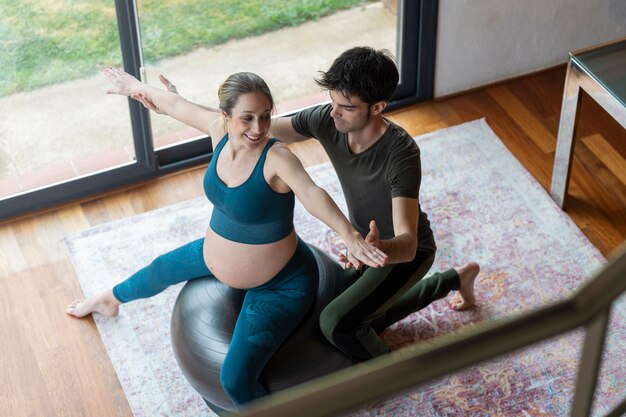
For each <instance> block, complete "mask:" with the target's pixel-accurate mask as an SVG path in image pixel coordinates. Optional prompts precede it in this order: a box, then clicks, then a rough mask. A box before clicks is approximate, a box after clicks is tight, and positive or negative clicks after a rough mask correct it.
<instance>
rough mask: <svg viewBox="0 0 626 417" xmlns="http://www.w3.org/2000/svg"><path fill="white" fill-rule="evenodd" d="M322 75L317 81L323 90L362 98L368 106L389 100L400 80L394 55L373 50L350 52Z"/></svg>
mask: <svg viewBox="0 0 626 417" xmlns="http://www.w3.org/2000/svg"><path fill="white" fill-rule="evenodd" d="M320 74H321V76H320V77H319V78H316V79H315V82H316V83H317V85H319V86H320V87H322V88H323V89H325V90H330V91H339V92H341V94H343V95H344V96H346V97H358V98H359V99H361V101H363V102H365V103H367V104H374V103H376V102H379V101H389V100H390V99H391V96H392V95H393V92H394V91H395V90H396V86H397V85H398V80H399V79H400V76H399V74H398V68H396V64H395V62H394V59H393V56H392V55H391V53H390V52H389V51H387V50H385V49H382V50H379V51H378V50H376V49H373V48H370V47H355V48H351V49H348V50H347V51H345V52H344V53H342V54H341V55H339V57H337V59H335V61H334V62H333V64H332V65H331V66H330V69H329V70H328V71H326V72H323V71H320Z"/></svg>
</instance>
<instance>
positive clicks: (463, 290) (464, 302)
mask: <svg viewBox="0 0 626 417" xmlns="http://www.w3.org/2000/svg"><path fill="white" fill-rule="evenodd" d="M455 269H456V272H457V273H458V274H459V281H461V285H460V287H459V290H458V291H457V293H456V294H454V295H453V296H452V298H451V299H450V308H451V309H453V310H456V311H461V310H467V309H468V308H471V307H473V306H474V304H475V302H476V299H475V297H474V280H475V279H476V276H477V275H478V273H479V272H480V267H479V266H478V264H477V263H476V262H473V261H472V262H468V263H466V264H464V265H462V266H461V267H459V268H455Z"/></svg>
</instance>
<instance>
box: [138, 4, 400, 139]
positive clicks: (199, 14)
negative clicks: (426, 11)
mask: <svg viewBox="0 0 626 417" xmlns="http://www.w3.org/2000/svg"><path fill="white" fill-rule="evenodd" d="M137 7H138V14H139V24H140V28H141V41H142V44H143V55H144V62H145V65H146V72H145V74H146V79H147V81H148V83H150V84H151V85H155V86H160V87H162V85H161V84H160V82H159V80H158V76H159V74H164V75H166V76H167V77H168V78H169V79H170V80H171V81H172V82H173V83H174V84H175V85H176V86H177V88H178V91H179V92H180V94H181V95H183V96H184V97H186V98H187V99H189V100H191V101H193V102H197V103H201V104H205V105H208V106H212V107H217V88H218V86H219V85H220V83H221V82H222V81H224V79H226V77H227V76H228V75H230V74H232V73H234V72H239V71H251V72H255V73H257V74H259V75H260V76H261V77H263V78H264V79H265V81H266V82H267V83H268V85H269V87H270V89H271V90H272V93H273V95H274V99H275V101H276V103H277V110H278V111H279V112H285V111H289V110H293V109H296V108H300V107H303V106H306V105H310V104H313V103H316V102H320V101H323V100H326V99H327V98H326V95H325V94H322V93H321V92H320V89H319V87H317V85H316V84H315V82H314V81H313V78H314V77H315V76H317V71H319V70H326V69H328V67H329V66H330V64H331V63H332V61H333V60H334V59H335V58H336V57H337V56H338V55H339V54H340V53H341V52H343V51H344V50H346V49H348V48H350V47H353V46H364V45H367V46H371V47H374V48H377V49H382V48H384V49H388V50H389V51H391V52H392V53H393V54H394V55H396V33H397V29H396V22H397V12H396V1H395V0H385V1H362V0H332V1H329V0H290V1H284V0H272V1H269V0H253V1H250V0H220V1H213V2H211V3H210V5H209V4H207V2H205V1H202V0H179V1H176V2H163V1H160V0H138V1H137ZM152 132H153V134H154V144H155V148H160V147H163V146H167V145H171V144H173V143H177V142H180V141H183V140H187V139H189V138H193V137H194V136H197V135H200V132H198V131H195V130H194V129H190V128H187V127H185V126H183V125H181V124H179V123H178V122H175V121H172V120H170V119H169V118H168V117H166V116H162V115H157V114H154V113H152Z"/></svg>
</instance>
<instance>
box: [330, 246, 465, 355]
mask: <svg viewBox="0 0 626 417" xmlns="http://www.w3.org/2000/svg"><path fill="white" fill-rule="evenodd" d="M434 259H435V251H434V250H433V251H424V252H418V254H417V255H416V258H415V259H414V260H413V261H412V262H410V263H403V264H393V265H388V266H385V267H382V268H369V267H367V266H365V267H363V268H361V270H359V271H356V270H355V269H354V268H350V269H347V270H346V276H347V280H348V282H349V283H351V285H350V286H349V287H348V288H347V289H346V290H345V291H344V292H343V293H341V294H340V295H339V296H338V297H337V298H335V299H334V300H333V301H332V302H331V303H329V304H328V305H327V306H326V308H324V310H322V313H321V315H320V327H321V329H322V333H324V336H326V338H327V339H328V340H329V341H330V343H332V344H333V345H335V346H336V347H337V348H338V349H340V350H341V351H343V352H344V353H345V354H347V355H348V356H350V357H351V358H353V359H356V360H366V359H371V358H373V357H375V356H379V355H383V354H385V353H388V352H389V347H387V345H386V344H385V343H384V342H383V340H382V339H381V338H380V336H379V334H380V333H381V332H382V331H383V330H385V329H386V328H387V327H389V326H391V325H392V324H394V323H395V322H397V321H399V320H401V319H403V318H404V317H406V316H408V315H409V314H411V313H413V312H415V311H418V310H420V309H422V308H424V307H426V306H428V305H429V304H430V303H432V302H433V301H435V300H437V299H439V298H442V297H445V296H446V295H447V294H448V293H449V292H450V291H451V290H456V289H458V288H459V276H458V275H457V273H456V271H455V270H454V269H450V270H448V271H445V272H443V273H436V274H433V275H431V276H430V277H428V278H425V279H422V277H424V275H426V273H427V272H428V270H429V269H430V267H431V266H432V264H433V261H434Z"/></svg>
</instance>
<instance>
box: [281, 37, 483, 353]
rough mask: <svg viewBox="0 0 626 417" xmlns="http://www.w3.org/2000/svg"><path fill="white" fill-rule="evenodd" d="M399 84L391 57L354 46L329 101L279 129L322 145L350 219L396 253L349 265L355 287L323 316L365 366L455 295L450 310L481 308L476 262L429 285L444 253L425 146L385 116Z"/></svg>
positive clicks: (332, 79) (336, 74) (328, 83)
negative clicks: (400, 332) (426, 208)
mask: <svg viewBox="0 0 626 417" xmlns="http://www.w3.org/2000/svg"><path fill="white" fill-rule="evenodd" d="M398 80H399V74H398V70H397V68H396V65H395V63H394V60H393V59H392V58H391V57H390V56H389V55H388V53H387V52H386V51H377V50H374V49H372V48H367V47H357V48H352V49H349V50H347V51H345V52H344V53H342V54H341V55H340V56H339V57H338V58H337V59H336V60H335V61H334V62H333V64H332V65H331V67H330V69H329V70H328V71H327V72H322V73H321V77H320V78H318V79H316V82H317V83H318V85H320V86H321V87H322V88H323V89H325V90H327V91H328V92H329V95H330V100H331V103H330V104H322V105H318V106H315V107H312V108H308V109H305V110H302V111H300V112H298V113H297V114H295V115H294V116H292V117H288V118H279V119H277V120H276V121H275V124H274V126H273V127H272V133H273V135H274V136H275V137H277V138H280V139H281V140H283V141H284V142H287V143H293V142H297V141H301V140H305V139H308V138H311V137H313V138H315V139H317V140H319V142H320V144H321V145H322V146H323V147H324V149H325V151H326V152H327V154H328V156H329V158H330V160H331V162H332V164H333V167H334V168H335V170H336V171H337V175H338V177H339V181H340V183H341V186H342V189H343V192H344V194H345V197H346V202H347V206H348V213H349V218H350V221H351V222H352V224H353V225H354V226H355V227H356V229H357V230H358V231H359V232H360V233H361V234H362V235H363V236H366V239H367V240H368V241H369V242H371V243H375V244H376V245H377V246H378V247H379V248H380V249H381V250H382V251H383V252H385V253H386V254H387V255H388V256H389V259H388V261H387V265H386V266H384V267H381V268H371V267H367V266H363V267H361V268H358V269H357V268H354V267H351V268H348V269H347V270H346V273H347V276H348V279H349V281H350V282H351V285H350V286H349V287H348V288H347V289H346V290H345V291H344V292H343V293H342V294H340V295H339V296H338V297H337V298H336V299H335V300H333V301H332V302H331V303H330V304H329V305H328V306H327V307H326V308H325V309H324V310H323V311H322V314H321V316H320V326H321V329H322V332H323V333H324V335H325V336H326V338H327V339H328V340H329V341H330V342H331V343H332V344H333V345H335V346H336V347H337V348H339V349H340V350H342V351H343V352H344V353H346V354H347V355H349V356H351V357H352V358H355V359H358V360H365V359H369V358H372V357H375V356H379V355H382V354H385V353H388V352H389V348H388V347H387V346H386V345H385V343H384V342H383V341H382V339H381V338H380V337H379V334H380V333H381V332H382V331H383V330H384V329H385V328H387V327H389V326H390V325H392V324H393V323H395V322H397V321H398V320H401V319H402V318H404V317H406V316H407V315H409V314H411V313H413V312H415V311H418V310H420V309H422V308H424V307H426V306H427V305H429V304H430V303H432V302H433V301H434V300H437V299H439V298H442V297H445V296H446V295H447V294H448V293H449V292H450V291H452V290H458V293H457V294H455V296H454V297H452V299H451V301H450V306H451V308H453V309H455V310H463V309H467V308H469V307H471V306H473V304H474V279H475V278H476V276H477V275H478V272H479V267H478V264H476V263H475V262H469V263H466V264H465V265H463V266H461V267H459V268H456V269H450V270H448V271H445V272H443V273H436V274H434V275H432V276H430V277H428V278H426V279H423V280H422V278H423V277H424V275H425V274H426V273H427V272H428V270H429V269H430V267H431V266H432V264H433V262H434V259H435V251H436V249H437V248H436V245H435V241H434V238H433V233H432V230H431V228H430V223H429V221H428V217H427V215H426V213H424V212H423V211H422V210H421V208H420V205H419V187H420V181H421V165H420V150H419V148H418V147H417V145H416V143H415V141H414V140H413V138H412V137H411V136H410V135H409V134H408V133H407V132H406V131H405V130H404V129H403V128H401V127H400V126H398V125H396V124H395V123H393V122H390V121H388V120H387V119H385V118H384V117H383V115H382V112H383V111H384V110H385V107H386V106H387V103H388V101H389V100H390V98H391V96H392V94H393V92H394V90H395V88H396V86H397V84H398ZM370 219H375V221H370ZM342 261H343V262H344V263H346V262H347V260H346V259H345V258H344V259H342ZM348 266H351V265H349V264H348ZM357 267H358V266H357Z"/></svg>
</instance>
